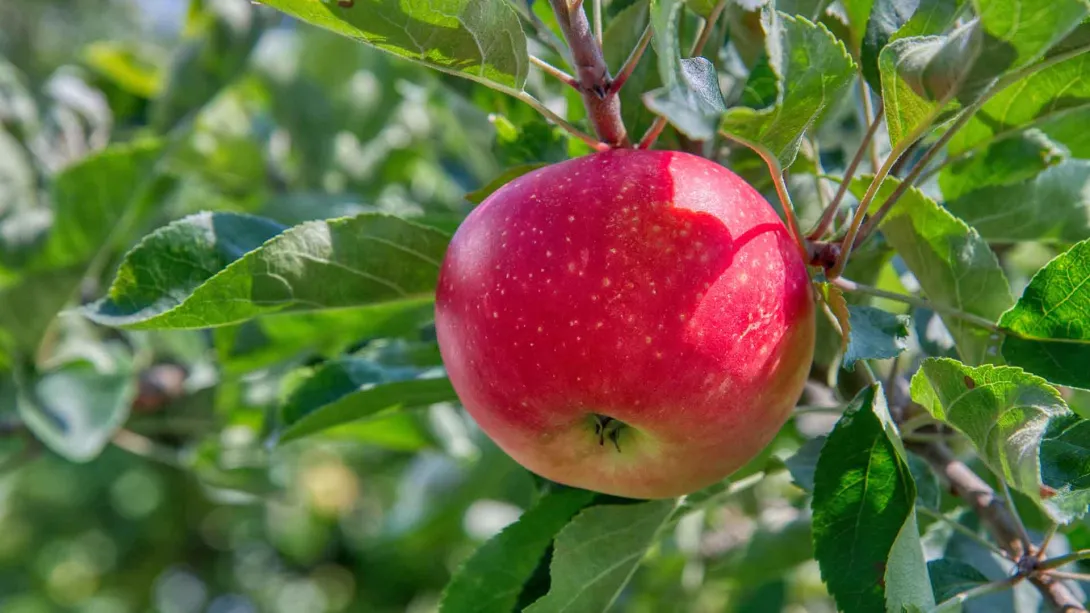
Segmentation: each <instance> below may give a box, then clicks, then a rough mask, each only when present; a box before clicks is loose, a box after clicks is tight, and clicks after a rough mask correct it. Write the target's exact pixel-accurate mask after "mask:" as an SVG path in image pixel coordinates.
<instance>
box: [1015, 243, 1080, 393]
mask: <svg viewBox="0 0 1090 613" xmlns="http://www.w3.org/2000/svg"><path fill="white" fill-rule="evenodd" d="M999 325H1000V326H1001V327H1002V328H1003V329H1005V330H1010V331H1011V332H1013V334H1012V335H1008V336H1007V338H1006V339H1005V340H1004V341H1003V357H1004V358H1006V360H1007V361H1008V362H1009V363H1011V364H1014V365H1016V366H1021V367H1022V368H1025V369H1026V370H1028V371H1030V372H1033V373H1036V374H1038V375H1041V376H1042V377H1044V378H1046V379H1048V380H1049V381H1052V382H1054V383H1058V384H1061V385H1070V386H1074V387H1081V388H1090V369H1087V368H1086V367H1085V365H1086V364H1088V363H1090V240H1084V241H1083V242H1081V243H1078V244H1076V245H1075V246H1074V247H1072V248H1071V249H1069V250H1067V251H1065V252H1064V253H1061V254H1060V255H1059V256H1057V257H1056V258H1055V259H1053V260H1052V261H1051V262H1049V263H1048V265H1046V266H1045V267H1044V268H1042V269H1041V270H1040V271H1039V272H1038V273H1037V274H1036V275H1035V276H1034V277H1033V280H1032V281H1030V284H1029V286H1028V287H1026V290H1025V292H1024V293H1023V294H1022V297H1021V298H1020V299H1019V300H1018V303H1017V304H1015V305H1014V307H1013V308H1011V310H1009V311H1007V312H1006V313H1004V314H1003V317H1002V319H1000V320H999Z"/></svg>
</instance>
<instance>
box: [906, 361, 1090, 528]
mask: <svg viewBox="0 0 1090 613" xmlns="http://www.w3.org/2000/svg"><path fill="white" fill-rule="evenodd" d="M912 399H913V400H914V401H916V402H917V403H919V404H920V405H922V406H923V407H924V408H925V409H927V410H928V412H930V413H931V414H932V415H933V416H934V417H935V418H936V419H939V420H942V421H944V422H946V423H948V424H950V425H952V426H954V427H955V428H957V429H958V430H959V431H961V432H962V433H963V434H965V436H967V437H968V438H969V440H970V441H971V442H972V443H973V445H974V446H975V447H976V449H977V451H978V452H979V453H980V457H981V459H982V460H983V461H984V462H985V463H986V464H987V465H988V466H989V467H990V468H991V469H992V470H993V471H995V472H996V473H997V474H998V475H1000V476H1001V477H1002V478H1003V480H1004V481H1006V482H1007V483H1009V484H1010V485H1011V487H1013V488H1015V489H1017V490H1018V491H1020V492H1022V493H1024V494H1026V495H1027V496H1029V497H1030V499H1032V500H1034V501H1036V502H1038V503H1039V504H1041V505H1042V506H1043V507H1044V508H1045V509H1046V510H1047V511H1048V513H1049V515H1051V516H1052V518H1053V519H1055V520H1056V521H1059V522H1061V523H1067V522H1068V521H1070V520H1071V519H1073V518H1075V517H1078V516H1081V515H1082V514H1084V513H1085V512H1086V507H1087V503H1090V490H1086V489H1077V488H1076V487H1075V486H1076V485H1078V486H1080V487H1081V486H1083V485H1090V484H1086V483H1082V481H1083V479H1082V477H1081V475H1080V476H1079V479H1080V480H1079V481H1078V482H1076V483H1075V484H1073V483H1071V482H1058V481H1045V480H1044V479H1043V477H1042V474H1043V470H1044V467H1043V465H1042V460H1043V459H1044V457H1045V455H1046V454H1045V451H1044V449H1043V448H1042V442H1043V439H1044V437H1045V433H1046V431H1048V432H1050V433H1051V436H1050V438H1051V439H1053V442H1052V443H1050V445H1051V446H1052V447H1051V451H1050V452H1049V454H1048V457H1049V460H1050V462H1054V461H1057V460H1058V461H1059V465H1055V464H1054V465H1052V466H1050V467H1049V469H1048V471H1047V474H1048V475H1049V478H1050V479H1052V478H1055V477H1057V476H1061V477H1062V476H1065V475H1069V474H1070V473H1071V472H1072V471H1071V470H1070V464H1071V463H1072V460H1071V458H1063V457H1061V456H1062V454H1063V453H1064V450H1063V448H1065V447H1066V448H1067V449H1070V448H1071V447H1072V445H1073V444H1074V443H1076V441H1075V440H1073V439H1074V437H1075V436H1076V435H1077V436H1083V435H1085V434H1086V433H1090V431H1087V430H1085V429H1083V428H1081V427H1079V428H1078V429H1075V430H1072V428H1073V427H1074V426H1075V425H1077V424H1076V423H1074V422H1072V421H1070V416H1071V415H1072V414H1071V412H1070V410H1069V409H1068V408H1067V405H1066V404H1064V401H1063V399H1062V398H1061V397H1060V394H1059V392H1057V391H1056V390H1055V388H1053V387H1052V386H1050V385H1048V383H1047V382H1046V381H1045V380H1044V379H1041V378H1040V377H1036V376H1034V375H1031V374H1029V373H1026V372H1025V371H1023V370H1022V369H1020V368H1015V367H1011V366H991V365H985V366H979V367H976V368H972V367H969V366H966V365H964V364H961V363H960V362H957V361H956V360H951V359H948V358H928V359H927V360H924V362H923V364H922V365H921V366H920V370H919V371H917V373H916V375H915V376H913V377H912ZM1057 419H1062V420H1063V421H1062V422H1061V423H1060V427H1059V428H1056V427H1054V426H1052V425H1051V424H1050V422H1051V421H1053V420H1057ZM1080 421H1081V420H1080ZM1065 435H1066V436H1065ZM1087 443H1090V439H1087V440H1083V441H1082V443H1081V444H1082V446H1083V447H1086V446H1087ZM1076 460H1077V461H1076V462H1075V463H1076V464H1079V463H1080V462H1081V463H1082V464H1085V463H1086V460H1085V456H1083V455H1082V454H1076Z"/></svg>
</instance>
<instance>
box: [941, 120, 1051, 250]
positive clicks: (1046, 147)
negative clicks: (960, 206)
mask: <svg viewBox="0 0 1090 613" xmlns="http://www.w3.org/2000/svg"><path fill="white" fill-rule="evenodd" d="M1063 159H1064V152H1063V150H1062V149H1060V148H1058V147H1057V145H1056V143H1053V142H1052V141H1051V140H1049V138H1048V137H1047V136H1045V135H1044V134H1042V133H1040V132H1037V131H1033V132H1027V133H1023V134H1019V135H1016V136H1015V137H1013V138H1007V139H1003V140H1001V141H997V142H995V143H994V144H992V145H991V146H990V147H988V148H987V149H985V150H984V151H982V152H981V153H980V154H979V155H974V156H971V157H969V158H962V159H956V160H955V161H954V162H953V163H951V164H950V165H948V166H946V167H944V168H943V169H942V172H941V173H940V174H939V188H940V189H941V190H942V195H943V196H944V197H945V198H946V201H947V202H949V201H951V200H956V199H958V198H961V197H963V196H967V195H972V194H973V193H974V192H975V191H976V190H981V189H984V194H986V195H982V196H978V199H979V198H987V197H991V198H993V199H994V198H995V197H996V196H997V195H1000V194H1002V195H1003V198H1002V199H1000V200H997V201H996V202H997V203H1003V204H1005V203H1006V202H1008V201H1010V200H1017V199H1018V198H1013V199H1012V198H1010V197H1009V196H1008V194H1009V193H1010V192H1009V191H1008V187H1007V186H1011V185H1016V184H1018V183H1020V182H1024V181H1029V180H1031V179H1033V178H1034V177H1036V176H1037V175H1038V174H1040V173H1041V172H1042V171H1044V170H1045V169H1047V168H1050V167H1052V166H1055V165H1056V164H1059V163H1061V162H1062V161H1063ZM996 187H1000V188H1002V189H1001V190H995V189H990V190H989V189H986V188H996ZM990 211H994V205H993V206H992V207H991V208H990ZM955 214H958V213H955ZM959 216H961V215H959ZM961 217H962V219H965V221H966V222H968V223H969V224H970V225H974V224H973V223H972V221H970V219H969V218H967V217H966V216H961ZM977 230H978V231H980V232H981V233H982V234H983V235H984V236H986V237H987V236H988V234H987V233H986V232H983V231H981V230H980V228H977Z"/></svg>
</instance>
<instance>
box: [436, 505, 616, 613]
mask: <svg viewBox="0 0 1090 613" xmlns="http://www.w3.org/2000/svg"><path fill="white" fill-rule="evenodd" d="M594 496H595V494H594V493H593V492H588V491H586V490H577V489H572V488H563V489H558V490H551V491H549V492H548V493H547V494H545V495H544V496H543V497H542V498H541V499H540V500H538V501H537V503H536V504H535V505H534V506H533V507H532V508H530V509H529V510H528V511H526V512H525V513H523V514H522V516H521V517H519V519H518V521H516V522H515V523H513V524H511V525H510V526H508V527H506V528H504V529H503V531H502V532H500V533H499V534H497V535H496V536H494V537H492V539H491V540H489V541H488V542H487V543H485V544H484V545H482V546H481V547H480V548H479V549H478V550H477V551H476V552H474V553H473V555H472V556H470V558H469V559H468V560H466V561H465V563H463V564H462V566H461V567H460V568H459V569H458V570H457V572H455V573H454V577H453V578H452V579H451V580H450V583H448V584H447V586H446V588H444V589H443V597H442V599H441V600H440V602H439V611H440V613H509V612H510V611H512V610H514V608H515V605H516V604H517V601H518V597H519V593H520V592H521V590H522V586H523V585H524V584H525V583H526V581H527V580H529V579H530V576H531V575H532V574H533V572H534V569H535V568H536V567H537V565H538V561H539V560H540V559H541V557H542V556H543V555H545V552H546V550H547V549H548V547H549V545H550V544H551V543H552V540H553V537H554V536H555V535H556V533H557V532H559V531H560V530H561V528H563V527H564V526H565V525H566V524H567V523H568V521H569V520H570V519H571V518H572V516H573V515H575V514H576V513H577V512H579V510H580V509H582V508H583V507H584V506H586V505H587V504H588V503H590V501H591V500H593V499H594Z"/></svg>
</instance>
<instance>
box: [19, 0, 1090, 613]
mask: <svg viewBox="0 0 1090 613" xmlns="http://www.w3.org/2000/svg"><path fill="white" fill-rule="evenodd" d="M577 4H581V5H582V7H581V8H577V9H576V8H570V7H569V8H565V7H567V6H568V5H577ZM554 7H555V8H556V9H557V10H560V11H569V10H570V11H574V13H572V15H576V16H579V15H582V14H583V13H587V14H589V18H590V25H591V28H592V34H593V33H597V31H599V30H600V31H601V36H602V41H603V42H602V44H603V48H602V49H601V52H602V53H601V54H600V55H601V56H602V62H604V65H605V68H608V74H606V75H604V76H603V75H601V74H597V75H592V76H593V78H594V79H597V80H596V81H594V82H593V83H592V82H590V80H592V76H588V73H587V69H588V68H589V69H593V68H595V67H594V66H591V67H588V66H577V65H576V64H577V63H578V62H576V61H575V60H573V59H572V58H573V53H572V51H573V50H572V46H573V45H587V44H591V45H596V44H598V43H597V42H595V37H594V36H593V35H592V36H589V37H585V38H586V40H583V41H581V42H580V41H576V40H573V36H572V32H571V30H572V27H571V23H570V19H569V18H568V17H565V18H562V19H560V20H558V18H557V14H556V12H555V11H554ZM599 15H601V21H598V16H599ZM569 17H570V16H569ZM1088 32H1090V2H1087V0H972V1H969V0H836V1H833V2H827V1H820V0H779V1H776V2H773V1H771V0H724V1H715V0H685V1H682V0H635V1H632V0H601V1H600V2H599V1H592V0H586V1H585V2H582V3H565V2H563V1H562V0H556V1H555V2H551V3H550V2H545V1H543V0H538V1H536V2H534V1H527V0H444V1H442V2H404V1H402V2H394V1H392V0H354V1H352V0H340V1H338V0H262V2H260V3H257V4H255V3H250V2H247V1H246V0H190V1H189V2H188V3H181V2H169V1H165V0H164V1H162V2H138V3H133V2H123V1H121V0H113V1H109V2H99V3H73V2H66V1H64V0H6V1H5V2H4V3H2V4H0V458H2V460H0V461H2V466H0V470H3V474H2V475H0V482H2V487H0V492H3V493H2V494H0V521H2V522H3V525H4V528H5V529H4V530H3V531H0V610H3V611H5V612H8V611H11V612H13V613H31V612H33V613H37V612H52V611H79V612H88V613H93V612H101V611H111V612H118V613H129V612H132V613H135V612H137V611H150V610H154V611H163V612H190V611H194V612H195V611H209V612H211V613H225V612H232V613H234V612H241V611H284V612H292V613H294V612H296V611H308V612H309V611H313V612H323V611H329V612H331V613H332V612H335V611H360V612H364V611H366V612H368V613H370V612H385V611H413V612H418V611H431V610H439V611H443V612H444V613H461V612H463V611H489V612H491V611H496V612H499V611H513V610H519V611H521V610H527V611H531V612H533V613H544V612H552V611H588V612H595V611H604V610H623V611H636V612H643V611H648V612H651V611H674V610H677V611H693V612H701V611H713V610H714V611H723V610H725V611H739V612H740V611H762V612H767V611H779V610H784V611H787V610H790V611H800V610H805V611H815V612H820V611H831V610H834V609H837V610H842V611H845V612H847V613H856V612H866V613H870V612H873V611H882V610H886V611H896V612H900V611H930V610H935V611H956V610H967V611H999V612H1004V611H1012V612H1014V611H1017V612H1018V613H1021V612H1023V611H1030V610H1038V609H1043V608H1045V607H1049V606H1061V605H1068V606H1077V605H1078V604H1079V602H1078V601H1080V600H1084V599H1085V594H1086V593H1087V591H1088V590H1090V581H1084V579H1086V578H1087V577H1090V575H1083V574H1077V573H1078V571H1079V570H1080V567H1079V564H1080V563H1081V561H1082V560H1083V559H1090V526H1088V525H1087V521H1090V520H1088V519H1087V518H1086V511H1087V509H1088V504H1090V494H1088V492H1090V421H1087V420H1088V419H1090V392H1088V391H1087V390H1090V368H1088V366H1087V365H1088V364H1090V282H1088V281H1090V222H1088V219H1090V216H1088V214H1087V211H1088V209H1090V190H1088V189H1087V185H1088V184H1090V139H1088V138H1087V131H1086V130H1085V125H1086V122H1087V120H1088V119H1090V114H1088V110H1090V104H1088V101H1090V85H1088V83H1090V81H1088V80H1087V79H1086V75H1087V74H1088V71H1090V54H1087V53H1086V51H1087V50H1088V49H1090V36H1088V35H1087V33H1088ZM582 50H584V51H585V50H586V49H582ZM592 55H593V54H592ZM553 67H557V68H553ZM565 71H567V72H570V73H571V76H567V75H566V74H565ZM557 77H559V78H557ZM612 77H618V79H617V80H616V81H613V80H612ZM573 85H574V86H573ZM614 98H615V99H616V100H614ZM595 100H597V102H596V101H595ZM615 101H619V109H618V108H616V106H614V107H610V106H609V104H607V103H610V102H615ZM610 108H613V109H614V110H613V111H610V110H609V109H610ZM611 112H615V113H616V114H617V115H618V117H619V119H620V121H622V122H623V125H624V126H626V127H627V129H628V133H629V137H630V139H631V140H632V141H633V142H635V143H639V145H638V146H654V147H659V148H668V149H678V150H685V151H689V152H691V153H696V154H700V155H703V156H705V157H708V158H711V159H713V160H716V161H717V162H719V163H721V164H723V165H725V166H727V167H730V168H732V169H734V170H735V171H736V172H738V173H739V174H740V175H742V176H743V177H745V178H746V179H747V180H749V181H750V182H751V183H753V184H754V185H755V186H756V187H758V188H759V189H760V190H761V191H762V193H763V194H764V195H765V196H766V197H767V198H768V200H769V202H770V203H772V204H773V205H774V206H775V207H776V208H777V209H778V210H779V212H780V213H782V214H783V216H784V218H785V220H786V221H788V222H789V223H788V227H789V228H790V229H791V231H792V232H794V233H795V238H796V239H797V240H798V242H799V244H800V247H801V248H802V249H803V250H804V251H805V252H806V253H807V254H808V255H809V256H812V259H811V261H810V264H811V272H812V278H813V280H814V296H815V300H817V301H818V304H819V307H820V308H819V311H820V312H819V321H818V324H819V333H818V341H817V349H816V355H815V359H814V365H813V368H812V373H811V380H810V381H809V382H808V387H807V391H806V392H805V393H804V397H803V398H802V399H800V401H799V407H798V408H797V410H796V412H795V414H794V415H793V417H792V419H791V421H790V422H789V423H788V425H787V426H785V427H784V428H783V430H782V431H781V432H780V433H779V435H778V436H777V438H776V439H775V441H774V442H773V443H772V444H771V445H770V446H769V447H768V448H767V449H766V450H765V451H764V452H762V454H761V455H759V456H758V457H757V458H755V459H754V460H753V461H752V462H751V463H750V464H749V465H747V466H746V467H745V468H743V469H742V470H740V471H739V472H738V473H737V474H735V475H732V476H731V477H730V478H729V479H727V480H726V481H724V482H722V483H719V484H717V485H715V486H712V487H711V488H708V489H706V490H703V491H700V492H694V493H692V494H690V495H689V496H686V497H682V498H680V499H672V500H656V501H633V500H624V499H618V498H611V497H608V496H604V495H600V494H595V493H592V492H586V491H582V490H575V489H571V488H566V487H563V486H560V485H558V484H553V483H547V482H544V481H543V480H542V479H540V478H538V477H535V476H533V475H531V474H530V473H529V472H527V471H526V470H524V469H522V468H521V467H519V466H517V465H516V464H515V463H514V462H512V461H511V460H510V459H509V458H508V457H507V456H506V455H505V454H504V453H503V452H502V451H500V450H499V449H498V448H497V447H496V446H495V445H494V444H493V443H492V442H491V441H490V440H488V438H487V437H485V436H484V435H483V434H482V433H481V432H480V431H479V430H478V429H477V427H476V426H475V424H474V423H473V422H472V420H471V419H470V418H469V417H468V415H467V414H466V413H465V411H464V410H463V409H462V407H461V406H460V405H459V404H458V398H457V395H456V394H455V393H454V390H453V389H452V387H451V385H450V382H449V381H448V380H447V378H446V373H445V371H444V368H443V364H442V360H441V359H440V356H439V352H438V349H437V343H436V337H435V330H434V326H433V300H434V290H435V285H436V280H437V277H438V273H439V268H440V263H441V261H442V258H443V256H444V253H445V250H446V246H447V244H448V242H449V240H450V236H451V234H452V232H453V231H454V230H455V229H456V228H457V227H458V224H459V223H460V222H461V220H462V219H463V218H464V217H465V215H466V214H467V213H468V212H469V211H470V210H472V208H473V206H475V205H477V204H479V203H480V202H482V201H483V200H484V199H485V198H486V197H487V196H488V195H489V194H491V193H492V192H493V191H495V190H496V189H498V188H499V187H501V186H502V185H504V184H505V183H507V182H509V181H511V180H512V179H514V178H516V177H518V176H520V175H522V174H525V173H527V172H530V171H532V170H534V169H536V168H540V167H541V166H544V165H547V164H551V163H555V162H557V161H560V160H563V159H566V158H569V157H573V156H578V155H584V154H587V153H589V152H591V151H592V150H593V149H595V148H600V147H601V143H600V142H599V141H604V140H608V139H606V138H605V137H604V136H602V135H601V134H599V131H600V130H601V127H600V126H601V120H602V119H603V117H602V116H600V115H599V114H601V113H611ZM607 119H608V118H607ZM660 131H661V133H660ZM641 136H642V137H643V138H641ZM803 227H808V228H812V230H810V232H809V233H807V234H803V232H802V230H801V229H800V228H803ZM880 382H882V383H880ZM940 480H941V481H945V485H946V486H948V487H944V486H942V485H940ZM974 488H975V489H974ZM966 492H970V493H969V494H966ZM1023 541H1026V542H1023ZM1042 544H1044V545H1046V547H1045V548H1044V550H1043V551H1042V552H1040V555H1039V556H1038V555H1037V552H1036V550H1034V549H1033V548H1032V547H1027V545H1033V546H1034V547H1035V546H1038V545H1042ZM1069 552H1070V555H1067V556H1066V557H1064V555H1063V554H1066V553H1069ZM1057 569H1060V572H1059V573H1057V572H1056V571H1057ZM1049 582H1053V583H1054V584H1055V585H1056V586H1059V587H1055V586H1054V588H1055V589H1051V590H1049V589H1044V588H1042V586H1043V585H1046V584H1048V583H1049ZM1038 588H1041V589H1038ZM1011 590H1012V591H1011ZM1072 601H1076V603H1075V605H1072V604H1071V603H1072ZM1069 610H1070V609H1069Z"/></svg>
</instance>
